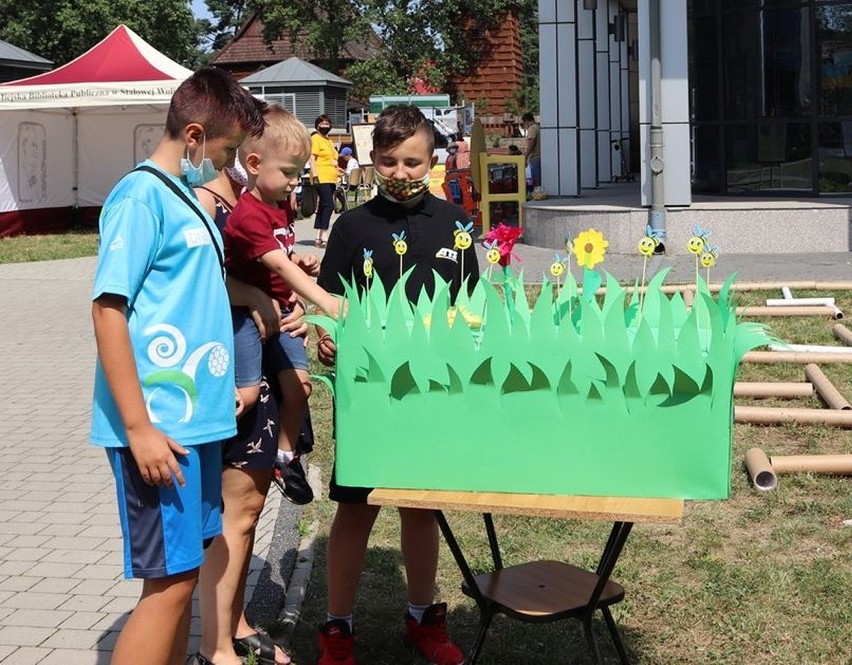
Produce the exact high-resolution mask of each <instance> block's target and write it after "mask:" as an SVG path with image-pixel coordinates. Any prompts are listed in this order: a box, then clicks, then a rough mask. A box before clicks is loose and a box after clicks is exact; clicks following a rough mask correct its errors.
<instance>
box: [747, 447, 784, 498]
mask: <svg viewBox="0 0 852 665" xmlns="http://www.w3.org/2000/svg"><path fill="white" fill-rule="evenodd" d="M745 464H746V469H748V475H749V476H750V477H751V482H752V485H754V488H755V489H757V490H760V491H761V492H768V491H769V490H774V489H775V488H776V487H778V476H776V475H775V471H773V470H772V465H771V464H770V463H769V458H767V457H766V454H765V453H764V452H763V451H762V450H761V449H760V448H750V449H749V450H748V452H747V453H746V456H745Z"/></svg>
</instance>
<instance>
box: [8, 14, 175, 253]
mask: <svg viewBox="0 0 852 665" xmlns="http://www.w3.org/2000/svg"><path fill="white" fill-rule="evenodd" d="M191 74H192V72H191V71H190V70H188V69H186V68H185V67H182V66H180V65H179V64H177V63H176V62H174V61H172V60H170V59H169V58H167V57H166V56H165V55H163V54H162V53H160V52H159V51H157V50H156V49H155V48H154V47H152V46H151V45H150V44H148V43H147V42H146V41H145V40H143V39H142V38H141V37H139V35H137V34H136V33H134V32H133V31H132V30H130V29H129V28H127V27H126V26H124V25H120V26H118V27H117V28H116V29H115V30H113V31H112V32H111V33H110V34H109V35H108V36H107V37H106V38H105V39H104V40H103V41H101V42H99V43H98V44H96V45H95V46H93V47H92V48H91V49H90V50H88V51H87V52H86V53H84V54H83V55H81V56H80V57H78V58H76V59H75V60H72V61H71V62H69V63H67V64H65V65H63V66H62V67H59V68H57V69H55V70H52V71H49V72H45V73H44V74H39V75H38V76H31V77H29V78H26V79H21V80H18V81H10V82H9V83H5V84H0V237H2V236H4V235H14V234H17V233H23V232H26V233H40V232H49V231H57V230H65V229H68V228H69V225H70V220H71V212H72V210H73V209H75V208H80V209H81V211H82V212H83V213H85V212H86V211H87V210H91V209H92V208H95V209H96V208H98V207H99V206H101V205H102V204H103V202H104V199H105V198H106V196H107V194H108V193H109V191H110V189H111V188H112V186H113V184H114V183H115V182H116V181H117V180H118V179H119V178H120V177H121V176H122V175H123V174H124V173H125V172H127V171H128V170H130V169H131V168H133V166H134V165H135V164H136V163H138V162H139V161H141V160H143V159H145V158H146V157H147V156H148V155H150V154H151V151H152V150H153V149H154V147H156V145H157V143H158V142H159V140H160V138H161V137H162V134H163V129H164V127H165V119H166V110H167V108H168V104H169V101H170V99H171V96H172V93H174V91H175V89H176V88H177V86H178V85H180V83H181V81H183V80H184V79H185V78H187V77H188V76H190V75H191Z"/></svg>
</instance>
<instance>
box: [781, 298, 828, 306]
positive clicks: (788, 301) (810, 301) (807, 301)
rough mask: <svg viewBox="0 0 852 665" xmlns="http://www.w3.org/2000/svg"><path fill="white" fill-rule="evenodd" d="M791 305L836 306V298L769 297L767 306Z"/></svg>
mask: <svg viewBox="0 0 852 665" xmlns="http://www.w3.org/2000/svg"><path fill="white" fill-rule="evenodd" d="M791 305H802V306H805V307H814V306H816V305H822V306H823V307H834V298H767V299H766V306H767V307H790V306H791Z"/></svg>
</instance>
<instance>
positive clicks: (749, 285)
mask: <svg viewBox="0 0 852 665" xmlns="http://www.w3.org/2000/svg"><path fill="white" fill-rule="evenodd" d="M684 286H692V287H694V286H695V283H694V282H693V283H692V284H691V285H690V284H663V286H662V289H661V290H662V292H663V293H669V294H671V293H675V292H676V291H683V288H684ZM722 286H724V284H722V282H713V283H711V284H709V285H708V287H707V288H708V289H709V290H710V291H712V292H714V293H715V292H717V291H720V290H721V289H722ZM785 286H786V287H787V288H788V289H789V288H794V289H807V290H808V291H852V282H787V283H785V282H734V283H732V284H731V290H732V291H739V292H743V291H775V290H777V289H783V288H784V287H785ZM624 288H625V290H626V291H627V292H628V293H632V292H633V289H634V287H633V286H626V287H624ZM636 288H639V289H641V290H645V289H646V288H647V287H644V286H640V287H636ZM596 293H598V294H604V293H606V287H600V288H599V289H598V290H597V292H596ZM791 295H792V294H791Z"/></svg>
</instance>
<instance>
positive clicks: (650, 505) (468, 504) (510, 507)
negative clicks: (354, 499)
mask: <svg viewBox="0 0 852 665" xmlns="http://www.w3.org/2000/svg"><path fill="white" fill-rule="evenodd" d="M367 502H368V503H370V504H371V505H374V506H396V507H401V508H423V509H428V510H461V511H471V512H478V513H495V514H500V513H506V514H512V515H534V516H541V517H561V518H568V519H593V520H608V521H611V522H647V523H652V524H678V523H680V521H681V518H682V517H683V499H654V498H639V497H637V498H631V497H617V496H560V495H554V494H508V493H501V492H447V491H439V490H400V489H374V490H373V491H372V492H370V496H369V498H368V499H367Z"/></svg>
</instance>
